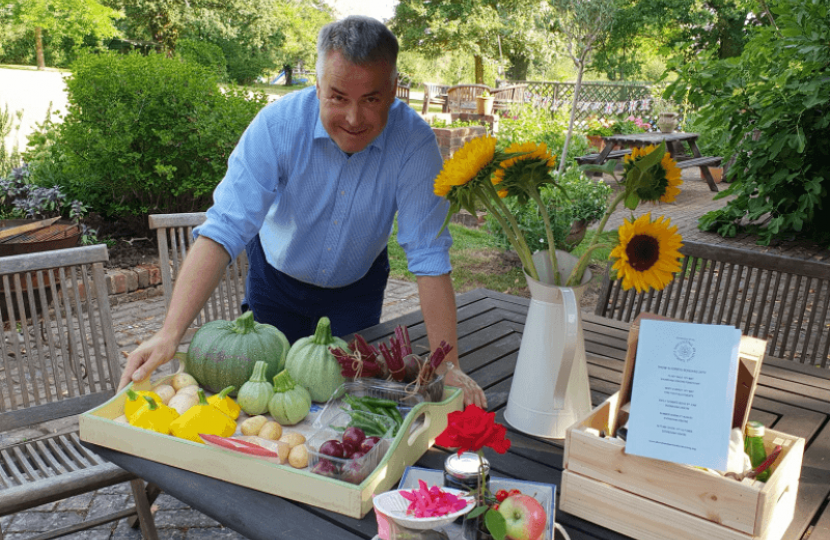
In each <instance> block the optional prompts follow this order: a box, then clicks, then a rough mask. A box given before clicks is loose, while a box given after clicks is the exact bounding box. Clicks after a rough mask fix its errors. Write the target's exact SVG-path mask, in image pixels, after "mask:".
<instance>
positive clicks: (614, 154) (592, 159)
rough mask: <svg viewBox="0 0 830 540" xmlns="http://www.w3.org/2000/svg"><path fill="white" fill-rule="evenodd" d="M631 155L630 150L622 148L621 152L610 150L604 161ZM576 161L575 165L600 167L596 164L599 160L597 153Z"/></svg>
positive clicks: (580, 157) (586, 155) (581, 157)
mask: <svg viewBox="0 0 830 540" xmlns="http://www.w3.org/2000/svg"><path fill="white" fill-rule="evenodd" d="M630 153H631V148H623V149H622V150H612V151H611V152H610V153H609V154H608V155H607V156H606V158H605V159H606V160H609V159H619V158H621V157H625V156H627V155H629V154H630ZM575 159H576V163H577V165H602V163H597V160H598V159H599V153H595V154H585V155H584V156H579V157H578V158H575Z"/></svg>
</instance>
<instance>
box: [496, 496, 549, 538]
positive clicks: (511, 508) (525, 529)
mask: <svg viewBox="0 0 830 540" xmlns="http://www.w3.org/2000/svg"><path fill="white" fill-rule="evenodd" d="M498 513H499V514H501V515H502V516H503V517H504V521H505V525H506V527H507V529H506V532H507V538H509V539H510V540H539V539H540V538H542V535H543V534H545V526H546V525H547V523H548V516H547V513H546V512H545V509H544V508H542V505H541V504H539V501H537V500H536V499H534V498H533V497H531V496H530V495H523V494H518V495H510V496H509V497H507V498H506V499H504V500H503V501H502V502H501V503H500V504H499V509H498Z"/></svg>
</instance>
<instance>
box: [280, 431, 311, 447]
mask: <svg viewBox="0 0 830 540" xmlns="http://www.w3.org/2000/svg"><path fill="white" fill-rule="evenodd" d="M280 441H282V442H284V443H288V445H289V446H290V447H291V448H294V447H295V446H298V445H300V444H303V443H304V442H305V437H303V435H302V434H300V433H297V432H296V431H288V432H283V434H282V437H280Z"/></svg>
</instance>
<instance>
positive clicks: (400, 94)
mask: <svg viewBox="0 0 830 540" xmlns="http://www.w3.org/2000/svg"><path fill="white" fill-rule="evenodd" d="M395 97H397V98H398V99H399V100H401V101H403V102H404V103H406V104H407V105H409V85H408V84H404V83H400V82H399V83H398V89H397V90H396V91H395Z"/></svg>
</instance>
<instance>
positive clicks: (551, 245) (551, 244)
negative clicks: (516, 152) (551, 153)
mask: <svg viewBox="0 0 830 540" xmlns="http://www.w3.org/2000/svg"><path fill="white" fill-rule="evenodd" d="M527 192H528V194H529V195H530V197H531V198H532V199H533V200H534V201H536V205H537V206H538V207H539V211H540V212H541V213H542V220H543V221H544V222H545V234H547V237H548V254H549V256H550V264H551V268H552V269H553V284H554V285H559V284H560V282H561V280H560V279H559V263H558V261H557V260H556V240H555V239H554V238H553V227H552V226H551V223H550V215H549V214H548V209H547V208H546V207H545V203H544V201H542V196H541V195H539V190H538V189H536V188H534V189H529V190H527Z"/></svg>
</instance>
